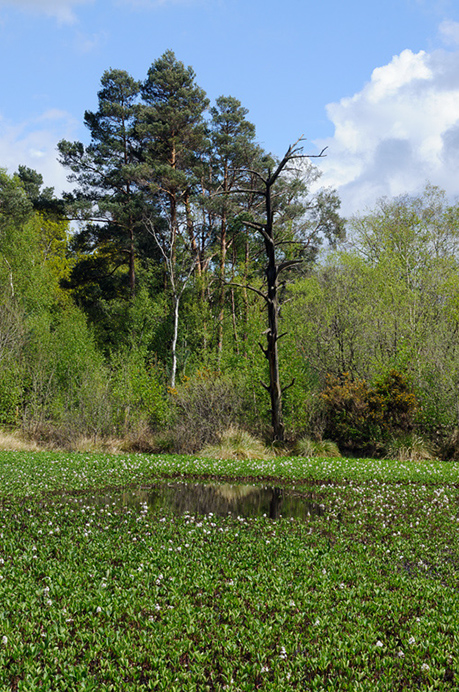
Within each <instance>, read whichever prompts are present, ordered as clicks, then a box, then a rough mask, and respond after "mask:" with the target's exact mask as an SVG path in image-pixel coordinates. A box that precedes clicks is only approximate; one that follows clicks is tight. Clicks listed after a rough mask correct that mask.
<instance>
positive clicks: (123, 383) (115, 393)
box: [110, 350, 168, 434]
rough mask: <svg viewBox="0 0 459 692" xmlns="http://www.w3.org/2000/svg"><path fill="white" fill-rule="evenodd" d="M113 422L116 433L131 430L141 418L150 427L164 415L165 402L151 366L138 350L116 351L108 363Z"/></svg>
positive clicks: (155, 425)
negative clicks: (110, 371)
mask: <svg viewBox="0 0 459 692" xmlns="http://www.w3.org/2000/svg"><path fill="white" fill-rule="evenodd" d="M111 367H112V376H111V387H110V389H111V395H112V406H113V409H114V424H115V426H116V430H117V432H118V433H119V434H126V433H128V432H129V431H131V430H133V429H134V430H135V429H136V427H138V426H139V425H140V424H141V423H142V421H143V420H145V422H146V423H147V424H148V426H151V427H152V428H157V427H158V426H160V425H162V424H163V423H164V421H165V419H166V416H167V410H168V407H167V401H166V396H165V391H164V388H163V387H162V386H161V384H160V382H159V379H158V376H157V373H156V371H155V367H154V365H153V364H151V363H148V361H147V360H146V358H145V357H144V356H143V355H142V353H141V351H139V350H130V351H126V352H123V351H121V352H120V353H117V354H116V355H115V356H114V357H113V359H112V363H111Z"/></svg>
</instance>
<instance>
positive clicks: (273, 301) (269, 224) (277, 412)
mask: <svg viewBox="0 0 459 692" xmlns="http://www.w3.org/2000/svg"><path fill="white" fill-rule="evenodd" d="M265 232H266V233H265V236H264V239H265V249H266V258H267V260H268V262H267V266H266V281H267V289H268V290H267V306H268V331H267V333H266V339H267V346H266V350H264V354H265V356H266V358H267V360H268V365H269V387H266V388H267V389H268V391H269V394H270V397H271V424H272V427H273V436H274V440H277V441H279V442H283V440H284V422H283V418H282V388H281V385H280V376H279V355H278V350H277V342H278V339H279V330H278V314H279V306H278V298H277V266H276V254H275V244H274V229H273V213H272V209H271V187H270V186H267V188H266V226H265Z"/></svg>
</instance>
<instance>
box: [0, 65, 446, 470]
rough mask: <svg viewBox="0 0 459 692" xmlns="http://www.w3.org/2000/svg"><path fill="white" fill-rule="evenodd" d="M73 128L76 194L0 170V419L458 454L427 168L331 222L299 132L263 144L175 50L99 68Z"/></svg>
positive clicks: (244, 116) (42, 428)
mask: <svg viewBox="0 0 459 692" xmlns="http://www.w3.org/2000/svg"><path fill="white" fill-rule="evenodd" d="M84 123H85V125H86V127H87V129H88V132H89V136H90V141H89V144H87V145H85V144H83V143H81V142H69V141H61V142H60V143H59V145H58V155H59V160H60V162H61V164H62V165H63V166H64V167H65V169H66V171H67V173H68V179H69V181H70V182H71V183H72V184H73V186H72V192H71V193H65V194H64V195H62V196H60V197H56V195H55V193H54V190H53V189H52V188H48V187H45V186H44V181H43V179H42V176H41V175H40V174H38V173H37V172H36V171H33V170H31V169H29V168H27V167H25V166H20V167H19V169H18V171H17V172H16V173H14V174H9V173H7V172H6V171H5V170H0V426H2V427H3V428H4V429H11V430H20V431H22V434H24V435H26V436H29V437H30V438H31V439H34V440H37V441H41V442H43V443H47V444H51V445H53V444H54V445H56V446H61V447H67V448H78V442H79V440H82V439H86V440H93V441H94V443H95V444H96V443H97V442H101V441H104V440H110V439H117V440H121V441H122V444H124V445H125V447H126V448H130V449H138V450H140V451H142V450H144V451H161V452H176V453H184V452H190V453H197V452H199V451H201V450H202V449H204V448H205V447H206V446H207V445H216V444H218V443H219V442H221V441H222V439H223V438H224V436H225V434H228V431H232V432H233V434H236V433H237V431H239V432H240V433H243V432H244V433H247V434H250V435H252V436H254V437H255V438H258V439H260V440H263V441H264V442H265V443H269V444H271V445H272V447H273V449H280V450H285V449H286V448H288V449H289V450H294V449H297V450H299V451H303V453H310V454H312V453H313V452H314V450H317V449H320V448H321V447H320V446H321V445H324V444H325V442H326V441H330V442H332V443H334V447H333V448H334V449H335V450H336V453H339V451H340V452H342V453H346V454H347V455H355V456H364V455H372V456H386V455H392V456H398V457H399V458H403V455H405V456H408V457H409V458H412V457H413V456H415V455H416V454H418V455H420V456H424V457H435V456H438V457H441V458H444V459H450V458H455V457H456V455H457V454H458V453H459V426H458V419H459V405H458V397H457V392H458V385H459V345H458V338H457V335H458V327H459V204H457V203H452V202H451V200H449V199H448V198H447V196H446V194H445V193H444V192H443V191H442V190H441V189H438V188H436V187H434V186H432V185H430V184H429V183H426V185H425V189H424V190H423V192H422V193H420V194H418V195H415V196H409V195H405V196H401V197H397V198H395V199H383V200H380V201H379V202H378V203H377V205H376V206H375V207H374V208H373V209H371V210H369V209H367V210H365V211H364V212H362V213H361V214H358V215H355V216H354V217H352V218H349V219H344V218H342V216H341V214H340V200H339V198H338V195H337V194H336V192H335V191H334V190H330V189H324V188H322V187H321V186H320V170H319V168H318V167H317V165H316V163H317V162H316V161H315V157H314V156H310V155H308V152H307V148H306V143H305V142H303V139H302V138H300V139H299V140H298V141H297V142H296V143H294V144H292V146H289V142H286V153H285V156H284V158H283V159H276V158H275V157H274V156H272V155H271V154H270V153H268V152H266V151H264V150H263V148H262V147H261V146H260V144H259V143H258V142H257V139H256V130H255V126H254V124H252V123H251V122H250V121H249V119H248V111H247V109H246V108H244V107H243V105H242V104H241V103H240V102H239V101H238V100H237V99H235V98H233V97H230V96H221V97H219V98H217V99H216V101H215V103H213V104H211V103H210V101H209V99H208V98H207V96H206V94H205V92H204V90H203V89H202V88H200V87H199V86H198V84H197V82H196V75H195V74H194V71H193V70H192V68H191V67H186V66H185V65H184V64H183V63H181V62H180V61H178V60H177V59H176V57H175V55H174V53H173V52H172V51H167V52H166V53H164V55H162V56H161V57H160V58H158V59H157V60H156V61H155V62H153V63H152V65H151V67H150V69H149V70H148V73H147V75H146V77H145V79H144V81H142V82H138V81H136V80H135V79H133V78H132V77H131V76H130V75H129V74H128V73H127V72H125V71H123V70H117V69H110V70H107V71H106V72H105V73H104V74H103V76H102V79H101V88H100V91H99V93H98V109H97V111H95V112H92V111H86V113H85V115H84ZM290 144H291V143H290ZM327 154H328V152H321V153H320V154H318V155H316V157H317V158H320V157H321V156H323V155H327ZM322 448H323V447H322ZM330 449H332V446H330V447H329V450H330ZM338 450H339V451H338Z"/></svg>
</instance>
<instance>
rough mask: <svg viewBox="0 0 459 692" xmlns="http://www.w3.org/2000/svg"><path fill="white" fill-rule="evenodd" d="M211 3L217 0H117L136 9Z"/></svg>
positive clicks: (119, 3) (120, 3) (118, 2)
mask: <svg viewBox="0 0 459 692" xmlns="http://www.w3.org/2000/svg"><path fill="white" fill-rule="evenodd" d="M217 1H219V0H217ZM209 3H215V0H117V4H118V5H130V6H131V7H133V8H136V9H158V8H160V7H168V6H174V5H185V6H193V5H205V4H209Z"/></svg>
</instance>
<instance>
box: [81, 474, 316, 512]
mask: <svg viewBox="0 0 459 692" xmlns="http://www.w3.org/2000/svg"><path fill="white" fill-rule="evenodd" d="M74 499H76V498H74ZM77 502H79V503H81V504H85V505H88V504H89V505H92V506H96V507H103V506H106V505H112V506H116V507H120V506H128V507H132V508H135V507H140V505H144V506H145V505H147V506H148V509H149V511H150V512H153V513H155V514H159V513H161V512H165V511H169V512H173V513H175V514H185V513H189V514H193V515H200V514H209V513H210V512H212V513H213V514H217V515H220V516H227V515H228V514H234V515H235V516H241V517H260V516H263V515H265V516H267V517H270V518H271V519H278V518H280V517H286V518H290V517H294V518H296V519H307V518H308V517H310V516H311V515H319V516H322V515H324V514H325V507H324V505H323V504H319V503H317V502H314V501H313V499H312V496H311V493H299V492H297V491H295V490H292V489H289V488H278V487H267V486H260V485H243V484H241V483H182V482H181V483H177V482H163V483H155V484H152V485H151V486H144V487H141V488H139V489H132V488H128V489H125V490H114V491H106V492H101V493H100V494H92V495H84V496H82V497H79V498H78V499H77Z"/></svg>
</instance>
